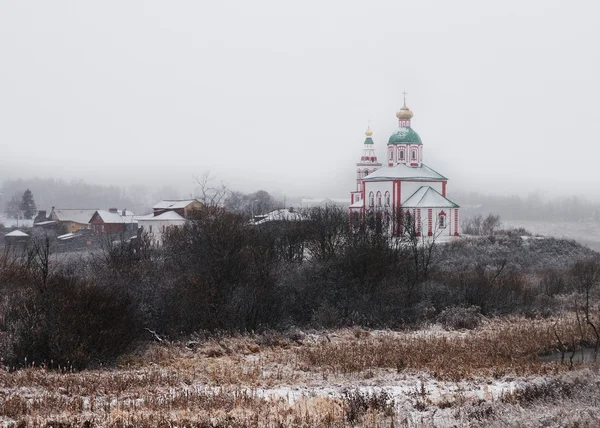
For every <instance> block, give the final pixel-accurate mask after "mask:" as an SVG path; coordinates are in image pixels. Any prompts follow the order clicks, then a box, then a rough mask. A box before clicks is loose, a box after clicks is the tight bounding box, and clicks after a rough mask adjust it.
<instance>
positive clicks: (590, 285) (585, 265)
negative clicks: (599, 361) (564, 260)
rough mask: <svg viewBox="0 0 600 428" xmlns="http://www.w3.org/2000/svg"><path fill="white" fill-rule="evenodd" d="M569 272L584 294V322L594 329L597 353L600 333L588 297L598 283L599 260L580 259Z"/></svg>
mask: <svg viewBox="0 0 600 428" xmlns="http://www.w3.org/2000/svg"><path fill="white" fill-rule="evenodd" d="M571 274H572V275H573V277H574V278H575V280H576V281H577V285H578V286H579V291H580V292H581V293H583V294H584V296H585V302H584V305H583V313H584V316H585V321H586V324H587V325H589V326H590V327H591V328H592V330H593V331H594V336H595V337H596V345H595V348H594V353H595V355H597V353H598V347H599V346H600V335H599V333H598V328H597V326H596V324H595V323H594V322H593V317H592V314H591V310H590V298H591V293H592V291H593V290H594V288H595V287H596V286H597V285H598V284H599V283H600V260H599V259H598V258H593V259H587V260H580V261H578V262H577V263H575V264H574V265H573V267H572V268H571Z"/></svg>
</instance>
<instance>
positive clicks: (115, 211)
mask: <svg viewBox="0 0 600 428" xmlns="http://www.w3.org/2000/svg"><path fill="white" fill-rule="evenodd" d="M117 211H118V210H117V209H116V208H109V209H108V212H109V213H117Z"/></svg>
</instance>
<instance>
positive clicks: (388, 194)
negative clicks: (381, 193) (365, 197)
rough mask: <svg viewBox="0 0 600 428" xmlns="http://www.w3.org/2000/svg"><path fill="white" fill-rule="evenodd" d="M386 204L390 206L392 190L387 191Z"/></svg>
mask: <svg viewBox="0 0 600 428" xmlns="http://www.w3.org/2000/svg"><path fill="white" fill-rule="evenodd" d="M385 206H386V207H389V206H390V192H385Z"/></svg>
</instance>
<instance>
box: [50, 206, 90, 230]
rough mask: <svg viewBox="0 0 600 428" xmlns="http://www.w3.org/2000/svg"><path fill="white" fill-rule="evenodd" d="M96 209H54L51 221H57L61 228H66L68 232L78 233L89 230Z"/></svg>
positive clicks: (51, 213)
mask: <svg viewBox="0 0 600 428" xmlns="http://www.w3.org/2000/svg"><path fill="white" fill-rule="evenodd" d="M95 212H96V210H95V209H93V210H90V209H70V208H68V209H67V208H65V209H56V208H55V207H52V212H50V220H53V221H57V222H58V223H59V224H60V225H61V226H62V225H63V224H64V225H65V226H66V231H67V232H77V231H78V230H80V229H89V227H90V220H91V218H92V216H93V215H94V213H95Z"/></svg>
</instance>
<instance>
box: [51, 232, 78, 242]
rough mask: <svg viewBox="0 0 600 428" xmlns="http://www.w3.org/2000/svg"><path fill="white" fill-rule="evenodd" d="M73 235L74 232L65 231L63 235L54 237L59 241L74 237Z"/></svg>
mask: <svg viewBox="0 0 600 428" xmlns="http://www.w3.org/2000/svg"><path fill="white" fill-rule="evenodd" d="M75 236H76V235H75V234H74V233H65V234H64V235H60V236H57V237H56V239H58V240H59V241H68V240H69V239H73V238H75Z"/></svg>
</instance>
